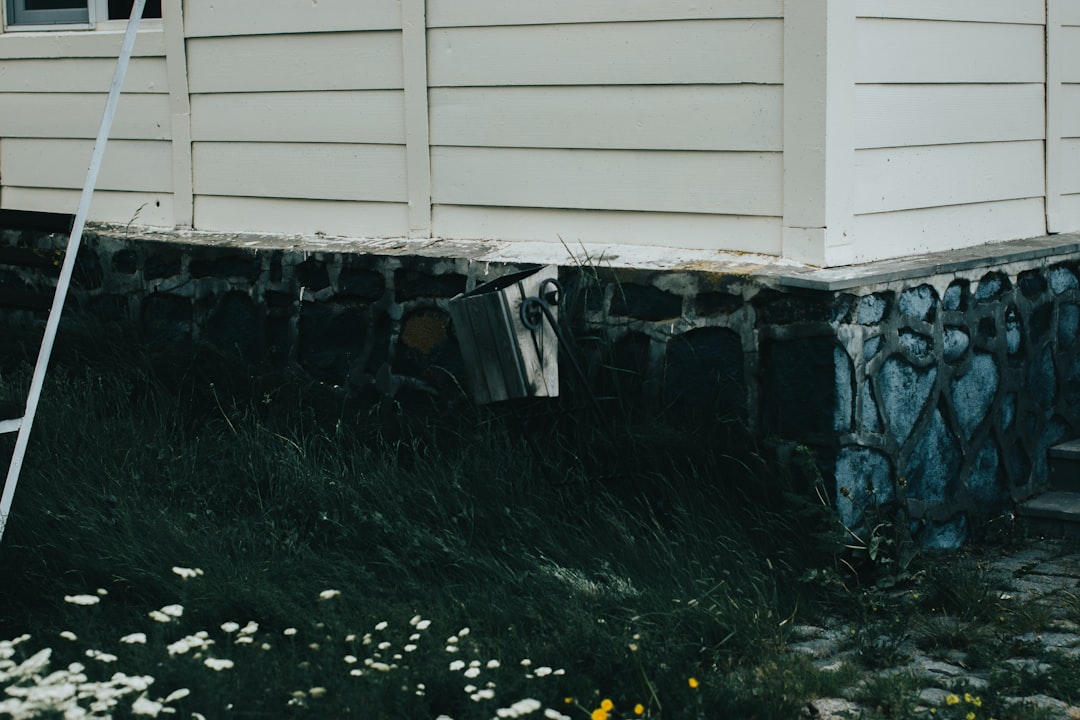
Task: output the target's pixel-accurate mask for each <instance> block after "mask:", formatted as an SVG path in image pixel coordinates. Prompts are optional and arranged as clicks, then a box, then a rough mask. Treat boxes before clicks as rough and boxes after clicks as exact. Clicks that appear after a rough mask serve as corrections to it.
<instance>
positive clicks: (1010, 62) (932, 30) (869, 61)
mask: <svg viewBox="0 0 1080 720" xmlns="http://www.w3.org/2000/svg"><path fill="white" fill-rule="evenodd" d="M1044 35H1045V31H1044V30H1043V28H1042V27H1039V26H1036V25H999V24H994V23H960V22H922V21H916V20H872V19H860V20H859V21H858V23H857V32H856V82H860V83H946V82H947V83H1010V82H1017V83H1040V82H1043V80H1044V76H1045V70H1046V58H1045V56H1044V54H1043V52H1044V44H1045V43H1044V39H1045V37H1044ZM1006 50H1007V51H1006Z"/></svg>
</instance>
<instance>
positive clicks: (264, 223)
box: [195, 195, 409, 237]
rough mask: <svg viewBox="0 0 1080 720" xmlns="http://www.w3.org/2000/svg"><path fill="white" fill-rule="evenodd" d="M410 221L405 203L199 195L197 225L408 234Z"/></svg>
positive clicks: (285, 231) (246, 229) (367, 234)
mask: <svg viewBox="0 0 1080 720" xmlns="http://www.w3.org/2000/svg"><path fill="white" fill-rule="evenodd" d="M408 222H409V221H408V207H407V206H406V205H405V203H365V202H334V201H329V200H282V199H273V200H268V199H265V198H248V197H217V196H206V195H199V196H196V198H195V227H196V229H198V230H205V231H211V232H257V233H272V234H285V235H314V234H316V233H325V234H326V235H341V236H347V237H404V236H405V233H406V231H407V230H408Z"/></svg>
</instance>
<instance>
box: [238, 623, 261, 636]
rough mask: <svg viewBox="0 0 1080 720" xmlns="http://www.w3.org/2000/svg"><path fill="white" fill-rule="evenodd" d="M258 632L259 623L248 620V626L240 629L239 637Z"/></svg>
mask: <svg viewBox="0 0 1080 720" xmlns="http://www.w3.org/2000/svg"><path fill="white" fill-rule="evenodd" d="M258 631H259V623H257V622H255V621H254V620H249V621H248V624H247V625H245V626H244V627H242V628H240V634H241V635H254V634H255V633H257V632H258Z"/></svg>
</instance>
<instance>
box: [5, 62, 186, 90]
mask: <svg viewBox="0 0 1080 720" xmlns="http://www.w3.org/2000/svg"><path fill="white" fill-rule="evenodd" d="M115 69H116V59H115V58H113V59H111V60H109V59H105V58H78V59H67V60H0V92H76V93H78V92H101V93H105V92H108V91H109V85H110V84H111V83H112V76H113V70H115ZM168 87H169V81H168V78H167V76H166V72H165V61H164V60H163V59H161V58H132V60H131V64H130V65H129V66H128V71H127V76H126V77H125V79H124V90H123V92H124V93H125V94H130V93H164V92H168Z"/></svg>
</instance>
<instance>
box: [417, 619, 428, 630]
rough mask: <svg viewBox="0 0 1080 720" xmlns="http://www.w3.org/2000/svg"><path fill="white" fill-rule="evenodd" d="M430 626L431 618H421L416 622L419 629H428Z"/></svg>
mask: <svg viewBox="0 0 1080 720" xmlns="http://www.w3.org/2000/svg"><path fill="white" fill-rule="evenodd" d="M429 627H431V621H430V620H421V621H420V622H418V623H416V629H417V630H427V629H428V628H429Z"/></svg>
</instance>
